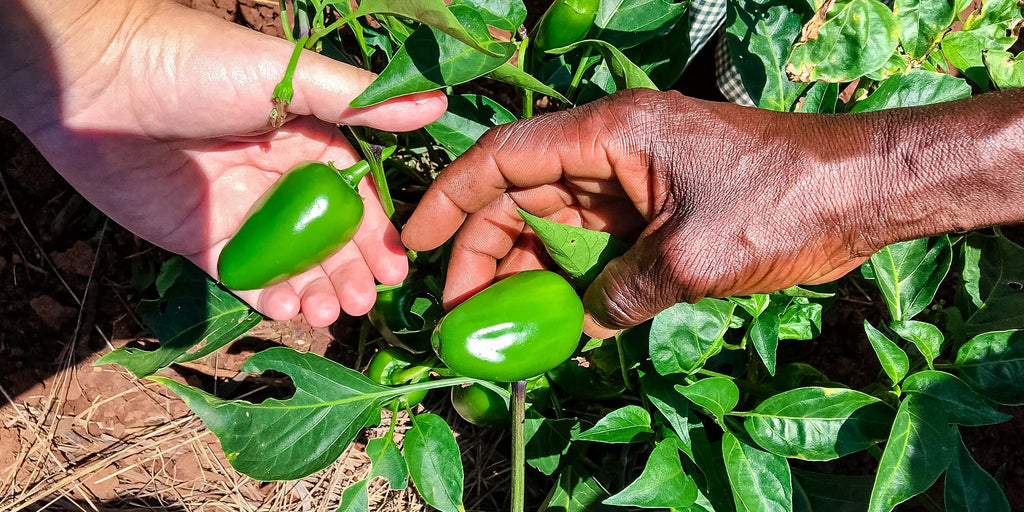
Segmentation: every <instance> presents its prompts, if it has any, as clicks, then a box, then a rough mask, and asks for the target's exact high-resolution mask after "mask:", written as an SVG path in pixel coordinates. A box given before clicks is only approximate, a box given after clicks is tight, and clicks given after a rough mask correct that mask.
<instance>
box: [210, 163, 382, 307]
mask: <svg viewBox="0 0 1024 512" xmlns="http://www.w3.org/2000/svg"><path fill="white" fill-rule="evenodd" d="M369 170H370V166H369V164H367V163H366V161H360V162H359V163H357V164H355V165H353V166H351V167H349V168H347V169H344V170H340V171H339V170H338V169H336V168H334V167H333V166H331V165H327V164H322V163H320V162H304V163H300V164H298V165H296V166H295V167H293V168H292V169H291V170H290V171H288V172H287V173H286V174H285V175H284V176H282V177H281V178H280V179H278V180H277V182H276V183H274V185H273V186H271V187H270V189H268V190H267V191H266V192H265V193H264V194H263V196H261V197H260V199H259V200H258V201H257V202H256V204H254V205H253V207H252V209H251V210H250V211H249V215H248V217H247V218H246V220H245V222H244V223H243V224H242V227H240V228H238V232H237V233H235V236H234V237H232V238H231V240H230V241H228V243H227V245H225V246H224V250H223V251H221V253H220V258H219V259H218V261H217V272H218V274H219V276H220V281H221V282H222V283H224V285H225V286H227V287H228V288H231V289H233V290H253V289H256V288H264V287H266V286H270V285H273V284H277V283H280V282H281V281H284V280H286V279H288V278H289V277H292V276H295V275H297V274H299V273H302V272H304V271H306V270H309V269H310V268H313V267H314V266H316V265H318V264H319V263H320V262H322V261H323V260H325V259H326V258H327V257H328V256H330V255H332V254H334V253H335V252H337V250H338V249H340V248H341V246H343V245H345V243H347V242H348V241H349V240H351V239H352V236H353V235H355V233H356V230H357V229H358V228H359V223H360V221H362V219H363V199H362V198H361V197H359V194H358V193H357V192H356V185H357V184H358V183H359V180H360V179H361V178H362V177H363V176H364V175H366V173H367V172H368V171H369Z"/></svg>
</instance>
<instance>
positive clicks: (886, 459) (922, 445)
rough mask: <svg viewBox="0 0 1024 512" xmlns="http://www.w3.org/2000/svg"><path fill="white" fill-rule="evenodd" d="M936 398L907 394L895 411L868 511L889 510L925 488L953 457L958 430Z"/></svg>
mask: <svg viewBox="0 0 1024 512" xmlns="http://www.w3.org/2000/svg"><path fill="white" fill-rule="evenodd" d="M930 403H934V402H925V401H919V400H918V399H917V397H915V396H914V395H911V396H908V397H907V398H905V399H904V400H903V402H902V403H901V404H900V408H899V410H898V411H896V420H895V421H894V422H893V425H892V432H890V433H889V440H888V442H886V444H885V451H884V452H883V453H882V459H881V461H879V464H878V472H877V473H876V475H875V483H874V486H873V487H872V488H871V502H870V503H869V505H868V512H890V511H891V510H892V509H894V508H895V507H896V505H898V504H900V503H903V502H904V501H906V500H908V499H910V498H913V497H914V496H917V495H918V494H920V493H922V492H924V491H925V490H927V489H928V488H929V487H931V486H932V484H933V483H935V481H936V480H937V479H938V478H939V475H941V474H942V472H943V471H945V470H946V467H947V466H948V465H949V463H950V461H951V460H952V459H953V450H954V448H953V443H955V442H956V439H955V438H956V435H955V430H954V429H953V428H951V427H950V426H949V425H947V424H946V418H945V415H944V414H943V411H942V410H941V409H938V408H935V407H929V406H928V405H929V404H930Z"/></svg>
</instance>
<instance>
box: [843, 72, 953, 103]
mask: <svg viewBox="0 0 1024 512" xmlns="http://www.w3.org/2000/svg"><path fill="white" fill-rule="evenodd" d="M970 95H971V86H970V85H968V84H967V81H966V80H964V79H963V78H957V77H954V76H949V75H946V74H942V73H935V72H932V71H925V70H923V69H915V70H913V71H911V72H910V73H909V74H907V75H896V76H892V77H889V78H887V79H885V80H884V81H882V83H881V84H879V86H878V88H877V89H875V91H874V92H873V93H871V95H869V96H868V97H867V98H865V99H863V100H861V101H858V102H857V104H856V105H854V106H853V109H851V112H872V111H876V110H884V109H888V108H897V107H915V106H918V105H931V104H933V103H942V102H946V101H953V100H958V99H962V98H967V97H969V96H970Z"/></svg>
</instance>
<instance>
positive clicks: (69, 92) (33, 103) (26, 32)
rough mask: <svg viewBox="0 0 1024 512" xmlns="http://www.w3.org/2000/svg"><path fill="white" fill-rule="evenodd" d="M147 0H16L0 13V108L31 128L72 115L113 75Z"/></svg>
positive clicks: (26, 128)
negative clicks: (0, 25) (72, 108)
mask: <svg viewBox="0 0 1024 512" xmlns="http://www.w3.org/2000/svg"><path fill="white" fill-rule="evenodd" d="M155 5H156V4H155V2H152V1H150V0H69V1H65V2H52V1H49V0H16V1H15V2H14V5H13V9H11V8H9V9H5V10H4V11H3V13H2V14H0V22H2V23H3V25H4V27H5V31H4V33H3V34H0V49H2V51H0V93H3V95H4V97H5V98H8V100H7V101H4V102H0V105H2V106H0V116H3V117H5V118H7V119H10V120H11V121H13V122H14V123H15V124H16V125H18V126H19V127H20V128H21V129H22V130H24V131H26V132H32V131H34V130H36V129H38V128H40V127H42V126H45V125H47V124H51V123H54V122H57V121H59V120H60V119H66V118H68V117H70V116H72V115H73V112H68V107H69V106H72V105H80V104H83V103H87V102H88V101H89V97H90V96H93V95H96V94H98V93H99V92H100V91H102V90H103V88H105V87H106V86H107V85H109V82H110V79H111V78H112V77H113V75H114V73H115V72H116V69H117V67H118V61H119V59H120V57H121V55H122V53H123V51H124V48H125V47H126V46H127V44H128V42H129V41H130V39H131V35H132V33H133V31H134V30H135V29H136V28H137V27H138V26H139V25H140V24H142V23H143V22H144V21H145V20H146V19H147V18H148V16H149V13H151V12H152V10H153V7H154V6H155Z"/></svg>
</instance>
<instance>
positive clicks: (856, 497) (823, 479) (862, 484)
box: [793, 468, 874, 512]
mask: <svg viewBox="0 0 1024 512" xmlns="http://www.w3.org/2000/svg"><path fill="white" fill-rule="evenodd" d="M793 479H794V481H795V482H799V483H800V487H801V488H802V489H803V491H804V494H805V495H806V496H807V501H808V502H810V504H811V510H816V511H825V512H864V511H865V510H867V508H868V501H869V500H870V499H871V484H872V482H873V481H874V477H872V476H869V475H864V476H860V475H857V476H848V475H833V474H827V473H817V472H813V471H806V470H801V469H797V468H793Z"/></svg>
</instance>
